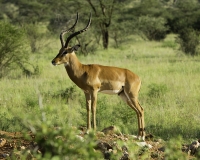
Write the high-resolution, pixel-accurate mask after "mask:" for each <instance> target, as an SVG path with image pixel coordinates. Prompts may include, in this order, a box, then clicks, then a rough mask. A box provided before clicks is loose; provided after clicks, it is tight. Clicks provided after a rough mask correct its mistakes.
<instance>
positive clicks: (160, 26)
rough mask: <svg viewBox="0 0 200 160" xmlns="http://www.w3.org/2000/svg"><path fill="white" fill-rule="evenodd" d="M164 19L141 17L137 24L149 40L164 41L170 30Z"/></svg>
mask: <svg viewBox="0 0 200 160" xmlns="http://www.w3.org/2000/svg"><path fill="white" fill-rule="evenodd" d="M166 23H167V22H166V20H165V19H164V18H163V17H158V18H156V17H150V16H140V17H139V19H138V22H137V26H138V30H139V31H140V32H141V33H142V34H143V35H144V36H145V37H146V38H147V39H149V40H162V39H164V38H165V37H166V34H167V30H168V28H167V27H166Z"/></svg>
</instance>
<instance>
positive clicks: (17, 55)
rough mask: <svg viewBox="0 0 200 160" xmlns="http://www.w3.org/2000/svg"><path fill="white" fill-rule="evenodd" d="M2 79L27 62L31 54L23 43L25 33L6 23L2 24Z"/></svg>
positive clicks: (0, 35) (0, 55)
mask: <svg viewBox="0 0 200 160" xmlns="http://www.w3.org/2000/svg"><path fill="white" fill-rule="evenodd" d="M0 28H1V31H0V77H3V76H6V75H8V74H9V72H10V71H11V70H12V69H16V68H17V67H20V65H22V66H23V67H24V63H26V62H27V60H28V56H29V54H28V53H27V50H26V49H25V48H26V46H25V44H24V43H23V41H24V40H25V34H24V31H23V30H22V29H20V28H17V27H15V26H13V25H11V24H9V23H6V22H4V21H2V22H0Z"/></svg>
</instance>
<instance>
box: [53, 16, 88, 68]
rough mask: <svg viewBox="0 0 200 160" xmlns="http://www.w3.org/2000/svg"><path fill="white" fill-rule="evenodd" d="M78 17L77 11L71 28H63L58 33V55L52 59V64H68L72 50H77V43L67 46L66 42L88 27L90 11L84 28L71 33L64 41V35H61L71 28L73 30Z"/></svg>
mask: <svg viewBox="0 0 200 160" xmlns="http://www.w3.org/2000/svg"><path fill="white" fill-rule="evenodd" d="M78 18H79V17H78V13H77V16H76V21H75V23H74V25H73V26H72V27H71V28H69V29H67V30H64V31H62V32H61V33H60V41H61V49H60V50H59V53H58V55H57V56H56V57H55V58H54V59H53V60H52V64H53V65H59V64H63V63H65V64H68V62H69V57H70V54H72V53H74V51H77V50H78V48H79V47H80V45H79V44H77V45H75V46H73V47H69V46H68V44H69V42H70V40H71V39H72V38H73V37H75V36H77V35H79V34H81V33H83V32H85V31H86V30H87V29H88V28H89V26H90V23H91V13H90V17H89V21H88V24H87V26H86V27H85V28H84V29H82V30H79V31H77V32H74V33H72V34H71V35H70V36H69V37H68V38H67V39H66V41H65V42H64V37H63V36H64V35H65V34H66V33H68V32H70V31H73V30H74V28H75V26H76V24H77V22H78Z"/></svg>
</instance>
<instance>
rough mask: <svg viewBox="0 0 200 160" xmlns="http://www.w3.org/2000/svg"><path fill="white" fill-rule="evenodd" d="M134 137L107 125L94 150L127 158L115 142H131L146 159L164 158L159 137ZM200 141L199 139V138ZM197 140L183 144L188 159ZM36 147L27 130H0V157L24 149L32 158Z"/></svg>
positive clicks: (20, 151) (126, 154) (123, 147)
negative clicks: (135, 139) (25, 131)
mask: <svg viewBox="0 0 200 160" xmlns="http://www.w3.org/2000/svg"><path fill="white" fill-rule="evenodd" d="M77 137H78V138H80V139H81V140H84V132H82V134H80V135H77ZM134 138H135V137H134V136H132V135H124V134H122V133H121V132H119V131H116V130H115V128H113V127H110V128H109V127H108V128H106V129H104V130H103V131H102V132H97V133H96V139H97V140H98V141H97V145H96V146H95V147H94V149H95V150H99V151H100V152H101V153H102V154H103V155H104V158H105V159H109V158H110V155H111V154H115V153H116V152H118V153H119V152H120V153H122V154H121V158H120V159H121V160H129V155H130V154H131V153H130V152H131V151H129V150H128V148H127V146H126V145H122V146H120V145H119V144H117V143H116V142H118V141H121V142H132V143H135V144H136V145H137V146H139V147H141V149H140V152H139V153H138V156H140V155H139V154H141V155H142V154H143V152H145V150H148V153H150V154H149V155H150V157H148V159H151V160H156V159H164V157H165V146H164V143H162V140H161V139H157V140H154V138H153V136H152V135H147V136H146V141H145V142H140V141H134V140H133V139H134ZM199 141H200V140H199ZM199 141H196V142H193V143H192V144H189V145H183V146H182V151H183V152H184V154H185V153H188V154H191V155H188V157H189V158H188V159H192V158H194V157H193V156H192V154H195V152H196V151H197V150H199V148H200V147H199V146H200V145H199ZM35 149H37V150H38V152H41V150H40V148H39V147H38V144H37V143H36V142H35V141H34V135H33V134H32V133H31V132H29V133H27V134H26V135H24V134H22V133H19V132H4V131H0V159H7V158H8V157H12V156H13V157H18V158H20V155H21V154H23V153H24V151H26V153H28V158H27V159H32V158H33V156H32V155H31V152H27V151H29V150H30V151H31V150H35Z"/></svg>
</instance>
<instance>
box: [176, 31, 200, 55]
mask: <svg viewBox="0 0 200 160" xmlns="http://www.w3.org/2000/svg"><path fill="white" fill-rule="evenodd" d="M177 42H178V43H179V44H180V50H182V51H183V52H184V53H185V54H188V55H192V56H195V55H199V54H200V50H199V44H200V34H199V31H196V30H194V29H192V28H185V29H183V30H182V31H180V33H179V35H178V37H177Z"/></svg>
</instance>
